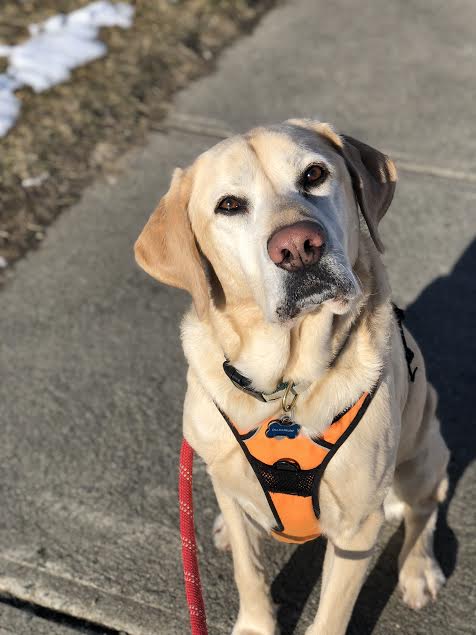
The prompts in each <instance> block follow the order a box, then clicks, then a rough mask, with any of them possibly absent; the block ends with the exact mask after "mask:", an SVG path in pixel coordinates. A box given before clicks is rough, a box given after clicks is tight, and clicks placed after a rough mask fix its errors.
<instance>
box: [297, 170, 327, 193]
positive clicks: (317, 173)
mask: <svg viewBox="0 0 476 635" xmlns="http://www.w3.org/2000/svg"><path fill="white" fill-rule="evenodd" d="M326 176H327V172H326V169H325V168H323V167H322V165H316V164H315V165H310V166H309V167H308V168H306V169H305V171H304V173H303V175H302V178H301V185H302V187H303V188H304V189H309V188H311V187H316V185H319V184H320V183H322V182H323V181H324V179H325V178H326Z"/></svg>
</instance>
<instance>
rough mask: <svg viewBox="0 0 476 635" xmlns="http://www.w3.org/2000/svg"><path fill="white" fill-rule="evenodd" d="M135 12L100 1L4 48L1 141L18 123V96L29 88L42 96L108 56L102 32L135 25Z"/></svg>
mask: <svg viewBox="0 0 476 635" xmlns="http://www.w3.org/2000/svg"><path fill="white" fill-rule="evenodd" d="M133 16H134V8H133V7H131V6H130V5H129V4H127V3H125V2H120V3H118V4H113V3H112V2H109V1H108V0H98V1H97V2H92V3H91V4H89V5H87V6H85V7H82V8H81V9H78V10H77V11H73V12H72V13H68V14H58V15H53V16H52V17H51V18H48V19H47V20H45V21H44V22H41V23H40V24H32V25H31V26H30V27H29V31H30V38H29V39H28V40H26V41H25V42H23V43H22V44H18V45H17V46H1V45H0V57H7V58H8V62H9V63H8V68H7V71H6V73H0V137H2V136H4V135H5V134H6V133H7V132H8V130H9V129H10V128H11V127H12V126H13V124H14V123H15V121H16V119H17V117H18V114H19V112H20V102H19V101H18V99H17V98H16V97H15V95H14V91H15V90H17V89H18V88H20V87H22V86H29V87H30V88H32V89H33V90H34V91H35V92H37V93H40V92H42V91H44V90H47V89H49V88H51V87H52V86H54V85H55V84H59V83H61V82H64V81H67V80H68V79H69V78H70V76H71V71H72V70H73V69H74V68H77V67H78V66H81V65H83V64H87V63H88V62H91V61H93V60H95V59H98V58H99V57H102V56H103V55H105V54H106V51H107V47H106V45H105V44H104V43H103V42H101V41H99V40H98V33H99V29H100V28H101V27H112V26H119V27H122V28H123V29H127V28H129V27H130V26H131V25H132V20H133Z"/></svg>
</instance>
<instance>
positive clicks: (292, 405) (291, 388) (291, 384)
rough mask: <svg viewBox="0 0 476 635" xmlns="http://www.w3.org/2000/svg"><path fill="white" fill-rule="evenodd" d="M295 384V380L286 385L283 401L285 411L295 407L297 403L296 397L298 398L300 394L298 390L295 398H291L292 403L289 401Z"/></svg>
mask: <svg viewBox="0 0 476 635" xmlns="http://www.w3.org/2000/svg"><path fill="white" fill-rule="evenodd" d="M293 386H294V385H293V382H292V381H290V382H289V384H288V385H287V386H286V390H285V391H284V395H283V400H282V402H281V403H282V406H283V410H284V412H289V411H290V410H292V409H293V408H294V406H295V404H296V399H297V398H298V394H297V393H296V392H294V393H293V398H292V400H291V403H287V400H288V397H289V394H290V392H291V391H292V390H293Z"/></svg>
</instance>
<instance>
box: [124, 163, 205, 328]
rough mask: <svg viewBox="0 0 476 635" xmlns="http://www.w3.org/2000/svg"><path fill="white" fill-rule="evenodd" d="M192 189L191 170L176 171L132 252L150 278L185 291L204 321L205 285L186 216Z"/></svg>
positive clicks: (196, 248)
mask: <svg viewBox="0 0 476 635" xmlns="http://www.w3.org/2000/svg"><path fill="white" fill-rule="evenodd" d="M191 189H192V174H191V171H190V170H186V171H183V170H180V169H178V168H177V169H176V170H175V172H174V174H173V177H172V182H171V184H170V189H169V191H168V192H167V194H165V196H163V198H162V199H161V200H160V202H159V205H158V207H157V209H156V210H155V211H154V213H153V214H152V216H151V217H150V218H149V220H148V221H147V224H146V226H145V227H144V229H143V230H142V232H141V234H140V236H139V238H138V239H137V241H136V244H135V246H134V252H135V257H136V261H137V263H138V264H139V265H140V266H141V267H142V269H144V271H146V272H147V273H148V274H150V275H151V276H152V277H153V278H156V279H157V280H160V282H163V283H165V284H169V285H171V286H172V287H178V288H179V289H185V291H188V292H189V293H190V294H191V296H192V299H193V303H194V306H195V309H196V311H197V314H198V317H199V318H200V319H203V318H204V317H205V315H206V314H207V310H208V305H209V295H208V283H207V278H206V275H205V270H204V268H203V264H202V260H201V257H200V254H199V251H198V247H197V243H196V240H195V236H194V234H193V231H192V227H191V225H190V219H189V217H188V211H187V208H188V202H189V199H190V193H191Z"/></svg>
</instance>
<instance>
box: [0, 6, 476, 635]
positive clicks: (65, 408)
mask: <svg viewBox="0 0 476 635" xmlns="http://www.w3.org/2000/svg"><path fill="white" fill-rule="evenodd" d="M387 4H388V3H387ZM475 18H476V9H475V7H474V5H473V3H471V2H469V0H468V1H460V0H458V1H457V2H455V3H452V4H451V6H450V5H448V3H432V5H431V10H430V5H429V4H428V3H425V2H424V0H412V2H407V3H391V4H390V5H389V6H386V5H384V3H379V2H377V0H374V1H372V2H370V1H368V2H362V3H353V2H351V0H338V2H335V3H332V5H331V4H330V3H324V2H320V1H316V0H296V1H294V2H289V3H284V4H283V6H281V7H279V8H277V9H275V10H274V11H272V12H271V13H270V14H268V16H267V17H265V18H264V20H263V21H262V22H261V24H260V25H259V26H258V27H257V28H256V30H255V31H254V33H253V34H252V35H250V36H249V37H245V38H243V39H242V40H241V41H239V42H238V43H237V44H235V45H234V46H233V47H231V48H230V49H228V50H227V51H226V52H225V53H224V55H223V56H222V58H221V60H220V63H219V64H218V68H217V71H216V73H214V74H213V75H212V76H210V77H208V78H205V79H204V80H201V81H199V82H196V83H195V84H193V85H192V86H190V87H189V88H188V89H187V90H185V91H183V92H182V93H181V94H180V95H178V96H177V99H176V102H175V108H174V111H173V112H172V113H171V116H170V118H169V120H168V124H167V125H168V127H169V128H170V129H171V130H170V132H168V133H164V134H155V135H152V136H151V138H150V139H149V142H148V144H147V145H146V146H145V147H144V148H142V149H138V150H135V151H133V152H132V153H130V154H129V155H128V156H127V157H125V158H124V160H123V162H122V166H121V171H120V174H119V178H118V180H117V183H116V184H115V185H111V184H108V183H105V182H98V183H96V184H95V185H94V186H93V187H91V188H89V190H88V191H87V192H86V193H85V195H84V197H83V200H82V201H81V203H80V204H79V205H78V206H76V207H75V208H73V209H71V210H69V211H68V212H67V213H65V214H64V215H63V216H62V217H61V218H60V219H59V220H58V222H57V223H56V224H55V226H54V227H52V228H51V230H50V231H49V233H48V237H47V239H46V240H45V241H44V244H43V246H42V248H41V249H40V250H39V251H38V252H36V253H30V255H29V256H28V257H27V258H26V259H25V260H24V261H22V262H21V263H19V265H18V267H17V271H16V275H15V278H14V280H13V281H12V282H11V283H10V284H9V285H8V287H7V288H6V289H5V290H3V291H2V293H1V294H0V302H1V306H2V309H1V311H0V329H1V330H0V332H1V333H2V339H1V342H0V376H1V379H2V381H1V383H0V402H1V403H2V409H1V414H0V423H1V426H2V432H3V434H2V444H1V446H0V483H1V488H2V494H1V496H2V506H1V508H0V592H8V593H11V594H12V595H14V596H16V597H19V598H21V599H24V600H27V601H29V602H33V603H35V604H38V605H41V606H47V607H49V608H52V609H54V610H56V611H59V612H62V613H65V614H68V615H72V616H76V617H80V618H86V619H88V620H90V621H91V622H95V623H99V624H103V625H105V626H107V627H108V628H111V629H115V630H117V631H121V630H122V631H126V632H128V633H130V634H131V635H136V634H137V635H159V634H160V635H176V634H177V635H178V634H183V633H185V632H187V615H186V607H185V604H184V598H183V588H182V579H181V572H180V560H179V558H180V553H179V552H180V541H179V537H178V533H177V527H178V515H177V504H176V469H177V457H178V449H179V443H180V436H181V431H180V416H181V401H182V397H183V392H184V376H185V368H184V363H183V356H182V353H181V350H180V347H179V339H178V324H179V320H180V315H181V312H182V311H183V309H184V307H185V306H186V305H187V298H186V297H185V295H183V294H182V293H180V292H178V291H174V290H170V289H167V288H165V287H161V286H160V285H158V284H156V283H154V281H152V280H151V279H149V278H147V277H146V276H145V275H143V274H142V273H141V272H139V271H138V269H137V268H136V267H135V265H134V262H133V258H132V251H131V247H132V244H133V241H134V239H135V238H136V236H137V234H138V232H139V230H140V228H141V227H142V225H143V223H144V221H145V219H146V217H147V216H148V214H149V213H150V211H151V210H152V208H153V206H154V204H155V202H156V200H157V199H158V197H159V196H160V195H161V194H162V193H163V192H164V191H165V190H166V188H167V184H168V180H169V177H170V174H171V172H172V169H173V168H174V167H175V165H186V164H187V163H188V162H190V161H191V160H192V159H193V157H194V156H195V155H196V154H197V153H198V152H200V151H202V150H204V149H205V148H206V147H208V146H209V145H210V144H211V143H213V142H214V141H215V140H216V139H218V138H220V136H222V135H223V134H225V132H226V130H227V129H234V130H238V131H239V130H243V129H246V128H248V127H250V126H252V125H256V124H259V123H263V122H275V121H279V120H282V119H284V118H287V117H289V116H303V115H304V116H319V117H320V118H322V119H323V120H329V121H331V122H333V123H335V125H336V127H337V128H338V129H339V130H342V131H345V132H346V133H349V134H353V135H354V136H358V137H360V138H361V139H363V140H367V141H368V142H370V143H373V144H374V145H376V147H379V148H382V149H385V150H386V151H388V152H389V153H390V154H393V155H394V156H396V157H397V166H399V167H400V169H401V180H400V184H399V186H398V189H397V196H396V198H395V201H394V203H393V205H392V208H391V210H390V212H389V213H388V216H387V218H386V219H385V221H384V222H383V225H382V227H383V232H382V233H383V237H384V241H385V243H386V245H387V247H388V251H387V255H386V258H385V259H386V262H387V264H388V266H389V268H390V272H391V279H392V283H393V286H394V290H395V297H396V299H397V300H398V301H400V302H401V303H402V304H404V305H408V306H409V307H410V308H409V322H410V325H411V326H412V327H413V330H414V331H415V333H416V334H417V335H418V337H419V339H420V341H421V342H422V345H423V348H424V350H425V353H426V355H427V358H428V360H429V366H430V375H431V378H432V379H433V381H434V382H435V384H436V385H437V387H438V389H439V392H440V412H441V416H442V419H443V427H444V431H445V435H446V437H447V439H448V442H449V444H450V447H451V450H452V454H453V460H452V464H451V475H452V492H451V494H452V496H451V500H450V502H449V504H448V506H447V510H446V519H445V517H444V516H445V514H443V515H442V520H441V522H440V525H439V528H438V534H437V538H438V540H437V549H438V552H439V555H440V558H441V560H442V562H443V565H444V568H445V571H446V573H447V575H449V576H450V577H449V581H448V584H447V586H446V587H445V589H444V590H443V592H442V594H441V597H440V599H439V601H438V603H437V604H436V605H434V606H431V607H429V608H427V609H425V610H423V611H422V612H420V613H413V612H411V611H409V610H408V609H407V608H405V607H404V606H403V605H402V604H401V602H400V601H399V599H398V594H397V592H396V591H395V585H396V556H397V554H398V547H399V545H400V543H401V533H400V532H399V531H396V532H395V528H392V527H390V528H388V529H387V530H386V532H385V534H384V536H383V537H382V541H381V542H382V552H381V554H380V555H379V556H377V557H376V559H375V563H374V565H373V568H372V571H371V573H370V576H369V579H368V582H367V584H366V585H365V587H364V589H363V591H362V594H361V596H360V598H359V600H358V602H357V606H356V609H355V612H354V617H353V619H352V623H351V627H350V629H349V631H350V633H352V634H354V635H357V634H359V635H365V634H367V633H370V632H372V633H376V634H378V635H388V634H390V633H405V634H411V635H413V634H417V635H419V634H422V635H423V633H425V634H427V633H435V634H438V635H439V634H440V633H441V634H443V633H445V635H446V634H447V633H452V634H453V633H468V634H469V633H474V624H475V623H476V597H475V595H476V594H475V591H474V588H475V581H476V574H475V573H474V570H475V568H476V541H475V539H474V531H473V528H474V526H475V522H476V513H475V509H474V502H473V501H474V498H475V494H476V491H475V490H476V487H475V473H476V468H475V463H474V447H475V441H476V434H475V433H474V426H473V423H472V417H473V413H472V408H471V404H470V399H471V396H472V386H474V382H475V371H474V357H475V354H476V350H475V343H474V334H473V332H472V331H473V329H474V323H475V318H476V315H475V308H476V300H475V295H474V282H473V279H474V271H475V265H476V244H475V242H474V236H475V231H476V214H475V201H476V185H475V181H474V168H475V162H474V155H473V148H474V124H473V106H472V104H473V103H474V99H473V97H474V88H475V85H474V64H475V61H476V60H475V57H476V53H475V49H474V44H473V42H474V41H475V30H476V29H475V23H476V21H475ZM172 128H173V130H172ZM196 472H197V473H196V480H195V490H196V507H197V519H196V523H197V526H198V538H199V541H200V546H201V554H200V562H201V571H202V577H203V584H204V587H205V600H206V603H207V610H208V616H209V622H210V631H211V634H212V635H213V634H215V633H217V634H218V633H223V634H224V633H228V632H230V628H231V625H232V622H233V618H234V616H235V613H236V609H237V601H236V592H235V589H234V586H233V581H232V568H231V563H230V558H229V556H228V555H227V554H221V553H220V554H218V553H217V552H216V551H215V550H214V548H213V546H212V544H211V540H210V534H211V526H212V523H213V519H214V516H215V513H216V503H215V501H214V498H213V494H212V492H211V487H210V485H209V483H208V481H207V479H206V475H205V473H204V469H203V466H201V465H198V466H197V470H196ZM266 553H267V557H268V558H269V561H270V562H271V564H270V567H269V574H270V577H271V580H272V581H273V585H272V588H273V596H274V597H275V599H276V600H277V601H279V602H280V603H281V605H282V607H283V608H282V609H280V612H279V616H280V622H281V625H282V628H283V632H284V633H291V632H296V633H302V632H303V630H304V627H305V624H306V622H309V620H310V619H311V616H312V613H313V612H314V611H315V609H316V606H317V599H318V587H319V577H320V561H321V560H322V545H321V544H320V543H315V544H314V543H313V544H310V545H304V546H302V547H299V548H298V549H295V548H294V547H290V546H289V547H288V546H282V545H275V544H272V543H269V544H268V545H267V546H266ZM15 610H16V609H15ZM2 619H5V620H6V618H2V613H1V612H0V622H1V621H2ZM18 628H20V629H22V630H19V631H17V632H18V635H26V634H29V633H30V632H32V631H31V630H30V631H29V630H27V627H24V626H19V627H18ZM7 632H8V631H7ZM35 632H38V633H41V632H42V631H41V630H40V629H39V628H38V630H37V631H35ZM50 632H51V633H54V630H53V628H52V629H51V631H50ZM60 635H61V634H60Z"/></svg>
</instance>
